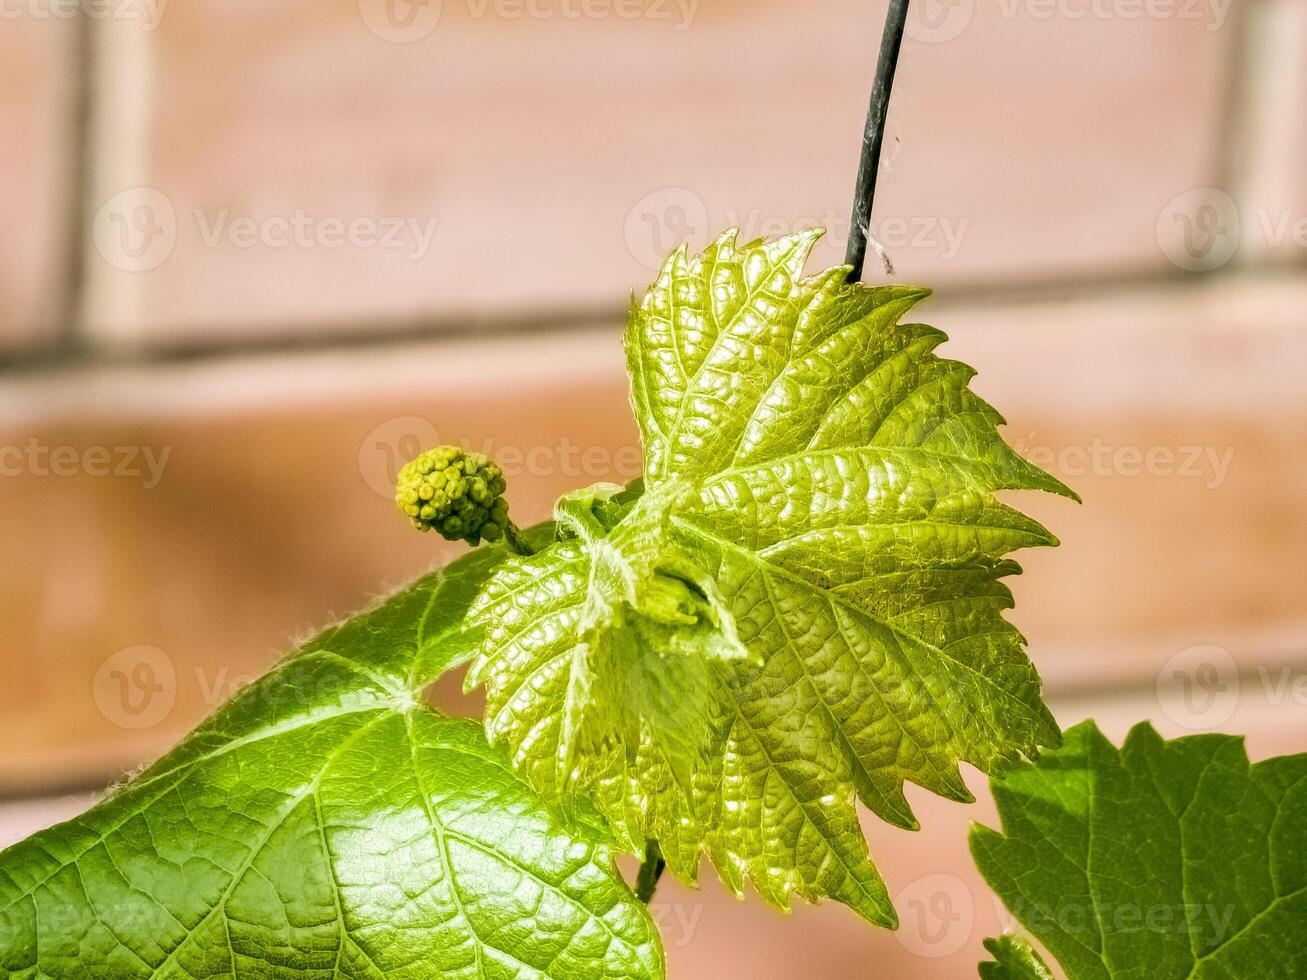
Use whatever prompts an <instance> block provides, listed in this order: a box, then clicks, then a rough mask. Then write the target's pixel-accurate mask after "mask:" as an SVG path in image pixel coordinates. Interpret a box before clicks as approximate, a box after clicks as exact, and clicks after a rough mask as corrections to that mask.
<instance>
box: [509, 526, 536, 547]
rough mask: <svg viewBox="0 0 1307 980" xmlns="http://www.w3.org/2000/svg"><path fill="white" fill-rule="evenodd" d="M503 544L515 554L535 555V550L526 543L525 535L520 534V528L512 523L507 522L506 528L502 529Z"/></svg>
mask: <svg viewBox="0 0 1307 980" xmlns="http://www.w3.org/2000/svg"><path fill="white" fill-rule="evenodd" d="M504 543H505V544H506V545H508V548H509V550H510V551H512V552H514V553H515V554H519V555H534V554H535V553H536V550H535V549H534V548H532V547H531V544H530V543H529V542H528V541H527V539H526V535H524V534H523V533H522V530H521V528H519V527H518V526H517V525H516V524H514V523H513V522H512V521H509V522H508V526H507V527H505V528H504Z"/></svg>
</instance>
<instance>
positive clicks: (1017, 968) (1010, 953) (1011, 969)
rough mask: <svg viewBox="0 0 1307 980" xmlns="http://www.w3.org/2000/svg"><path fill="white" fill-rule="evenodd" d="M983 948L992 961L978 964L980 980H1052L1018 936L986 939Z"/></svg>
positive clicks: (1033, 951)
mask: <svg viewBox="0 0 1307 980" xmlns="http://www.w3.org/2000/svg"><path fill="white" fill-rule="evenodd" d="M985 948H986V949H987V950H989V951H990V953H992V954H993V956H994V961H993V962H992V963H981V964H980V978H981V980H1053V974H1052V973H1051V972H1049V969H1048V965H1047V964H1046V963H1045V962H1044V961H1043V960H1042V959H1041V958H1040V956H1039V954H1038V953H1037V952H1035V950H1034V947H1032V946H1031V945H1030V943H1028V942H1026V941H1025V940H1024V939H1022V938H1021V937H1020V936H1012V935H1007V936H1001V937H999V938H998V939H986V940H985Z"/></svg>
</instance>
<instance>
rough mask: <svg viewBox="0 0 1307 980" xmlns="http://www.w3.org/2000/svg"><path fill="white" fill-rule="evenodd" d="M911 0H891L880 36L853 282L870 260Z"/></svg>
mask: <svg viewBox="0 0 1307 980" xmlns="http://www.w3.org/2000/svg"><path fill="white" fill-rule="evenodd" d="M908 3H909V0H890V4H889V10H887V11H886V12H885V31H884V33H883V34H882V35H881V39H880V60H879V61H878V62H877V64H876V81H875V83H874V84H873V85H872V88H871V102H870V104H869V105H868V106H867V123H866V127H865V128H864V129H863V132H862V156H861V157H860V158H859V160H858V183H857V186H856V187H855V188H854V191H853V214H852V216H851V218H850V221H849V225H850V227H849V244H848V247H847V249H846V250H845V252H844V264H845V265H848V266H852V268H851V269H850V270H849V281H850V282H857V281H858V280H860V279H861V278H862V267H863V265H864V264H865V263H866V260H867V236H868V234H869V231H870V228H871V206H872V203H873V202H874V201H875V198H876V177H877V175H878V174H879V173H880V151H881V147H882V146H884V144H885V117H886V115H887V114H888V112H889V97H890V92H891V91H892V90H893V88H894V70H895V69H896V68H897V67H898V63H899V48H900V47H901V46H902V44H903V30H904V27H905V26H906V25H907V19H908Z"/></svg>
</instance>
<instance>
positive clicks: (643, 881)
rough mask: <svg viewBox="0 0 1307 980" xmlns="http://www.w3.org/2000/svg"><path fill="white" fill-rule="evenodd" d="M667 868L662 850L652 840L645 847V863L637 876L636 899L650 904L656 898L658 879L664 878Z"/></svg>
mask: <svg viewBox="0 0 1307 980" xmlns="http://www.w3.org/2000/svg"><path fill="white" fill-rule="evenodd" d="M666 867H667V862H666V861H664V860H663V852H662V849H661V848H659V846H658V842H657V841H656V840H651V841H649V842H648V843H646V844H645V846H644V861H643V862H642V863H641V864H640V871H639V873H638V874H636V876H635V897H636V898H638V899H639V900H640V901H642V902H643V903H644V904H645V905H648V904H649V901H650V899H652V898H653V896H654V890H655V889H656V888H657V887H658V879H659V878H661V877H662V876H663V869H665V868H666Z"/></svg>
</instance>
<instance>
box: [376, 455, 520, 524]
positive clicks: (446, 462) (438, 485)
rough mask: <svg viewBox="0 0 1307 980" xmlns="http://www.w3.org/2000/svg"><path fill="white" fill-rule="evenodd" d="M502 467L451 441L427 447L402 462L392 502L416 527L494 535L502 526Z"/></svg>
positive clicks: (505, 504) (504, 517) (504, 514)
mask: <svg viewBox="0 0 1307 980" xmlns="http://www.w3.org/2000/svg"><path fill="white" fill-rule="evenodd" d="M506 486H507V485H506V483H505V481H504V473H503V471H502V470H501V469H500V468H499V467H498V466H496V465H495V464H494V463H492V462H491V461H490V460H489V459H488V458H487V457H486V456H484V455H483V454H481V453H473V452H464V451H463V450H462V449H459V448H458V447H457V446H437V447H436V448H435V449H428V450H427V451H426V452H424V453H422V454H420V455H419V456H417V457H416V458H415V459H413V460H411V461H409V462H408V463H406V464H405V465H404V468H403V469H401V470H400V471H399V477H398V478H397V480H396V483H395V503H396V504H397V505H398V506H399V509H400V510H401V511H403V512H404V513H405V514H406V515H407V516H408V517H409V518H410V519H411V520H412V521H413V526H414V527H416V528H417V529H418V530H419V531H430V530H432V529H435V530H436V531H439V532H440V534H441V536H442V537H444V538H447V539H448V540H450V541H466V542H467V543H468V544H470V545H473V546H475V545H477V544H479V543H480V542H481V539H482V538H485V539H486V540H487V541H498V540H499V539H500V538H502V537H503V536H504V532H505V530H506V529H507V527H508V501H506V500H505V499H504V497H503V493H504V490H505V489H506Z"/></svg>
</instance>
